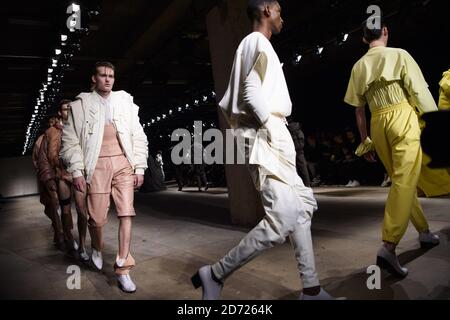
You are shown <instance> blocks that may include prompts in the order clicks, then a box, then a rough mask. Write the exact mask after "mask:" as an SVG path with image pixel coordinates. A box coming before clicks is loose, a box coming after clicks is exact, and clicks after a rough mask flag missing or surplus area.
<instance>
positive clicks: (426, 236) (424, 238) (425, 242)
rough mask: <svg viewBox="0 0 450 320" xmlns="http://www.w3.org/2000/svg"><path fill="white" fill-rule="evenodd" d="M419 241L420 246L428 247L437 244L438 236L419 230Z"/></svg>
mask: <svg viewBox="0 0 450 320" xmlns="http://www.w3.org/2000/svg"><path fill="white" fill-rule="evenodd" d="M419 241H420V246H421V247H422V248H430V247H434V246H437V245H438V244H439V236H438V235H437V234H435V233H431V232H427V233H424V232H421V233H419Z"/></svg>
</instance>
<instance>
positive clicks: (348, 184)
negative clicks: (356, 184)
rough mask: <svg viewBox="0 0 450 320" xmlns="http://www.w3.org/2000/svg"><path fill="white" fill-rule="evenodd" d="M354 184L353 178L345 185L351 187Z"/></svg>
mask: <svg viewBox="0 0 450 320" xmlns="http://www.w3.org/2000/svg"><path fill="white" fill-rule="evenodd" d="M352 186H353V180H350V181H349V182H348V183H347V184H346V185H345V187H346V188H351V187H352Z"/></svg>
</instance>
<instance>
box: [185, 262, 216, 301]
mask: <svg viewBox="0 0 450 320" xmlns="http://www.w3.org/2000/svg"><path fill="white" fill-rule="evenodd" d="M191 281H192V284H193V285H194V287H195V289H198V288H199V287H202V289H203V295H202V299H203V300H219V299H220V293H221V291H222V288H223V283H220V282H218V280H214V278H213V274H212V269H211V266H203V267H201V268H200V269H199V270H198V272H197V273H196V274H195V275H194V276H193V277H192V278H191Z"/></svg>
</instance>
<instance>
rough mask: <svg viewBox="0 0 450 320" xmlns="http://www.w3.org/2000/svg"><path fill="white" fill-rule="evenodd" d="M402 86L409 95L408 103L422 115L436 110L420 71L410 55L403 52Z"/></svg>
mask: <svg viewBox="0 0 450 320" xmlns="http://www.w3.org/2000/svg"><path fill="white" fill-rule="evenodd" d="M401 77H402V80H403V84H404V86H405V89H406V91H408V94H409V100H410V101H409V102H410V103H411V104H412V105H413V106H414V107H416V108H417V109H418V111H419V112H420V113H421V114H422V113H426V112H432V111H436V110H437V105H436V102H435V101H434V98H433V96H432V95H431V92H430V90H429V89H428V84H427V82H426V81H425V78H424V76H423V74H422V70H420V67H419V66H418V64H417V62H416V61H415V60H414V59H413V57H411V55H410V54H409V53H408V52H406V51H404V53H403V68H402V74H401Z"/></svg>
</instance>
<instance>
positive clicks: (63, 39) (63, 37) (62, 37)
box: [61, 34, 67, 42]
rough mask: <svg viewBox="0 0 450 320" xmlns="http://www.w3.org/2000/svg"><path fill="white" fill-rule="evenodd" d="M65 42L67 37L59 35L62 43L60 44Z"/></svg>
mask: <svg viewBox="0 0 450 320" xmlns="http://www.w3.org/2000/svg"><path fill="white" fill-rule="evenodd" d="M66 40H67V35H65V34H62V35H61V41H62V42H66Z"/></svg>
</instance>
